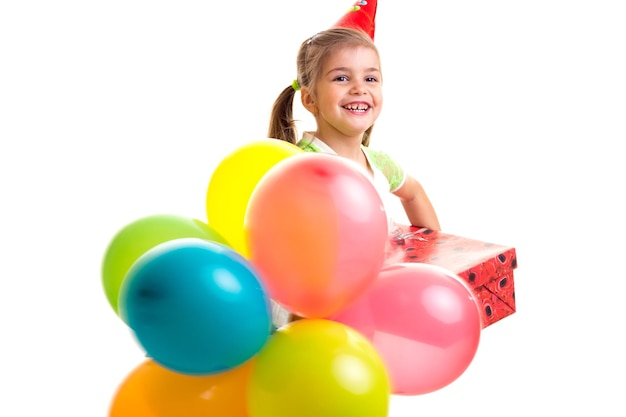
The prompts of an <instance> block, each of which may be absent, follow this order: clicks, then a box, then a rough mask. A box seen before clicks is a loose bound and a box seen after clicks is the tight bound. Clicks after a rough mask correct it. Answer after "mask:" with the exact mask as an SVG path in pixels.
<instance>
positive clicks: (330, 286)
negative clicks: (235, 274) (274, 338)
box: [244, 153, 388, 318]
mask: <svg viewBox="0 0 626 417" xmlns="http://www.w3.org/2000/svg"><path fill="white" fill-rule="evenodd" d="M244 224H245V230H246V234H247V237H248V242H249V248H250V262H251V263H252V264H253V265H254V266H255V267H256V268H257V269H258V270H259V272H260V275H261V277H262V279H263V280H264V282H265V284H266V286H267V288H268V293H269V295H270V297H271V298H273V299H274V300H275V301H277V302H278V303H280V304H282V305H283V306H284V307H286V308H287V309H288V310H290V311H292V312H294V313H296V314H298V315H300V316H302V317H306V318H324V317H326V316H328V315H330V314H333V313H335V312H337V311H338V310H340V309H341V308H343V307H344V306H346V305H347V304H348V303H350V302H352V301H353V300H354V299H356V297H358V296H359V295H361V294H362V293H363V292H364V291H365V290H366V289H367V287H368V286H369V285H370V284H371V283H372V282H374V281H375V280H376V277H377V276H378V274H379V272H380V269H381V268H382V265H383V262H384V256H385V245H386V243H387V230H388V229H387V216H386V214H385V209H384V206H383V202H382V199H381V197H380V196H379V195H378V192H377V191H376V188H375V187H374V185H373V183H372V181H371V180H370V179H369V178H368V177H367V176H366V175H365V174H364V172H362V171H361V169H360V168H359V167H358V166H357V165H356V164H354V163H353V162H352V161H349V160H347V159H344V158H342V157H339V156H336V155H330V154H322V153H303V154H300V155H295V156H292V157H290V158H287V159H285V160H283V161H281V162H279V163H277V164H276V165H274V166H273V167H272V168H271V169H270V170H269V171H268V172H267V173H266V174H265V175H264V176H263V178H261V180H260V181H259V183H258V184H257V186H256V188H255V189H254V191H253V193H252V195H251V197H250V201H249V203H248V207H247V211H246V217H245V223H244Z"/></svg>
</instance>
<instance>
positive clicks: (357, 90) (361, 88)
mask: <svg viewBox="0 0 626 417" xmlns="http://www.w3.org/2000/svg"><path fill="white" fill-rule="evenodd" d="M350 92H351V93H352V94H359V95H360V94H365V93H366V92H367V90H366V88H365V83H363V82H362V81H354V82H353V84H352V88H351V89H350Z"/></svg>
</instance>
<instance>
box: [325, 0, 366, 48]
mask: <svg viewBox="0 0 626 417" xmlns="http://www.w3.org/2000/svg"><path fill="white" fill-rule="evenodd" d="M375 19H376V0H357V1H356V3H354V6H352V7H351V8H350V10H349V11H348V12H347V13H346V14H345V15H344V16H343V17H342V18H341V19H339V20H338V21H337V23H335V25H334V26H333V27H345V28H353V29H361V30H362V31H364V32H365V33H367V34H368V35H370V38H372V40H374V29H375V26H376V25H375Z"/></svg>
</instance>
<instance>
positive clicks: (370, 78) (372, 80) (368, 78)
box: [365, 77, 378, 83]
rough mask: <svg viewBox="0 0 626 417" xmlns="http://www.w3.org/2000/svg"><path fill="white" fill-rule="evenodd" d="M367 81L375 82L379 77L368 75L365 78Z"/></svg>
mask: <svg viewBox="0 0 626 417" xmlns="http://www.w3.org/2000/svg"><path fill="white" fill-rule="evenodd" d="M365 81H367V82H368V83H375V82H377V81H378V78H376V77H367V78H365Z"/></svg>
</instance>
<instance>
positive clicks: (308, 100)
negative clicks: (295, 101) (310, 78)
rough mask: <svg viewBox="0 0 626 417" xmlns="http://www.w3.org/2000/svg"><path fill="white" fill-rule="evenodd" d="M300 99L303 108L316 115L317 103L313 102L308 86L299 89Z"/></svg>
mask: <svg viewBox="0 0 626 417" xmlns="http://www.w3.org/2000/svg"><path fill="white" fill-rule="evenodd" d="M300 99H301V100H302V105H303V106H304V108H305V109H307V110H308V111H309V112H311V114H312V115H313V116H315V115H317V105H316V104H315V99H314V98H313V95H312V94H311V89H310V88H308V87H302V88H301V89H300Z"/></svg>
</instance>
